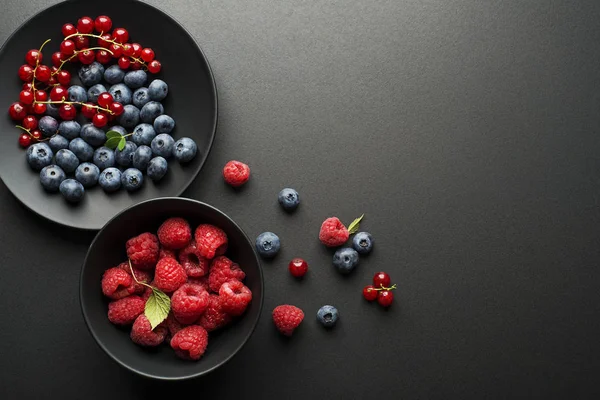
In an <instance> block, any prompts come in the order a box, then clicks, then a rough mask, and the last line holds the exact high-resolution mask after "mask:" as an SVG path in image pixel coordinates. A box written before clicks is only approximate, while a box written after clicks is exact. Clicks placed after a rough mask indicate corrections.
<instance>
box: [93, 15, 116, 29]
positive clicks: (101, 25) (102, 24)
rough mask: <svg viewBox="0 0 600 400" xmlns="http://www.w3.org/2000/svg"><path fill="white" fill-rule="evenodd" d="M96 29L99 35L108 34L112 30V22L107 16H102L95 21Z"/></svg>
mask: <svg viewBox="0 0 600 400" xmlns="http://www.w3.org/2000/svg"><path fill="white" fill-rule="evenodd" d="M94 28H96V32H98V33H103V32H108V31H110V28H112V20H111V19H110V18H109V17H107V16H106V15H100V16H99V17H96V20H95V21H94Z"/></svg>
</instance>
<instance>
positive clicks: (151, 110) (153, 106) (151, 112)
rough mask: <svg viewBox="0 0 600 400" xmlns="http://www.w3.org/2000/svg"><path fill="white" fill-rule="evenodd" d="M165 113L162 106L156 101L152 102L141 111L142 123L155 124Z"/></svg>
mask: <svg viewBox="0 0 600 400" xmlns="http://www.w3.org/2000/svg"><path fill="white" fill-rule="evenodd" d="M163 112H165V109H164V108H163V106H162V104H160V103H158V102H156V101H150V102H148V103H146V104H144V107H142V109H141V110H140V119H141V120H142V122H146V123H148V124H152V123H154V120H155V119H156V117H158V116H159V115H161V114H162V113H163Z"/></svg>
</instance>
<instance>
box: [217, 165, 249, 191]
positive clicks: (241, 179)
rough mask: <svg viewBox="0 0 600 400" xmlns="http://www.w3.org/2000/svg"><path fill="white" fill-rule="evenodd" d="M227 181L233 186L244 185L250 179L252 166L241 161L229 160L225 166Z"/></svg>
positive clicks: (224, 176)
mask: <svg viewBox="0 0 600 400" xmlns="http://www.w3.org/2000/svg"><path fill="white" fill-rule="evenodd" d="M223 178H225V182H227V183H228V184H229V185H231V186H233V187H238V186H242V185H243V184H244V183H246V182H248V179H250V167H248V165H246V164H244V163H243V162H239V161H229V162H228V163H227V164H225V167H223Z"/></svg>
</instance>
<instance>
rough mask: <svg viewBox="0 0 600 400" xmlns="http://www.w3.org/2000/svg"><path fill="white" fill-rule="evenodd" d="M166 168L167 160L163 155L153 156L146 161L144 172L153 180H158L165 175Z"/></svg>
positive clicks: (167, 165)
mask: <svg viewBox="0 0 600 400" xmlns="http://www.w3.org/2000/svg"><path fill="white" fill-rule="evenodd" d="M168 169H169V164H167V160H165V158H164V157H160V156H159V157H154V158H153V159H152V160H150V162H149V163H148V169H147V170H146V174H148V178H150V179H152V180H153V181H160V180H161V179H162V178H163V177H164V176H165V175H166V173H167V170H168Z"/></svg>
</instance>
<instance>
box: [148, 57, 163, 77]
mask: <svg viewBox="0 0 600 400" xmlns="http://www.w3.org/2000/svg"><path fill="white" fill-rule="evenodd" d="M160 68H161V65H160V61H158V60H152V61H150V64H148V71H150V72H151V73H153V74H158V73H159V72H160Z"/></svg>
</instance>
